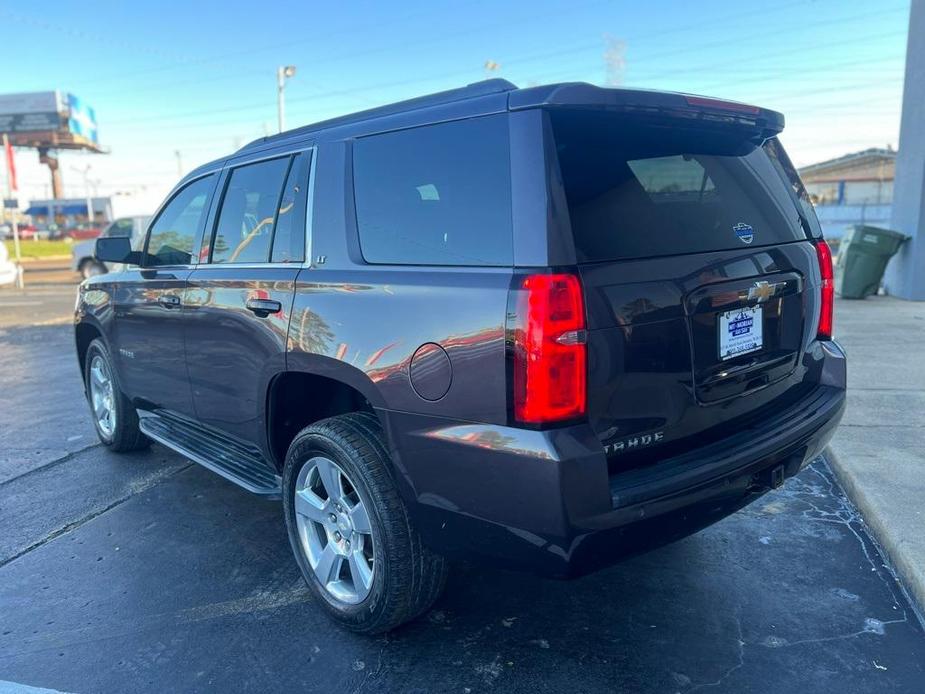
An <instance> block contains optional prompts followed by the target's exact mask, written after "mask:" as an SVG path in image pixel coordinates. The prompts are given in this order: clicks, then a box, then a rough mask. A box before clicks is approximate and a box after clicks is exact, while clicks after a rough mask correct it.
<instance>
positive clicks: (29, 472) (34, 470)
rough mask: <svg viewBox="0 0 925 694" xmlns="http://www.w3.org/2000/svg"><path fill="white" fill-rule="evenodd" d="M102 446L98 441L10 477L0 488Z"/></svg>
mask: <svg viewBox="0 0 925 694" xmlns="http://www.w3.org/2000/svg"><path fill="white" fill-rule="evenodd" d="M100 445H102V444H100V443H99V442H98V441H97V442H95V443H90V444H87V445H86V446H84V447H83V448H78V449H77V450H74V451H69V452H68V453H65V454H64V455H63V456H61V457H60V458H55V459H54V460H49V461H48V462H47V463H45V464H44V465H39V466H38V467H34V468H32V469H31V470H26V471H25V472H23V473H22V474H19V475H15V476H14V477H8V478H7V479H5V480H2V481H0V488H2V487H3V486H4V485H6V484H9V483H10V482H15V481H16V480H21V479H23V478H24V477H29V476H30V475H34V474H36V473H39V472H44V471H45V470H48V469H50V468H53V467H57V466H58V465H60V464H61V463H66V462H67V461H69V460H72V459H73V458H74V457H75V456H77V455H80V454H81V453H85V452H86V451H89V450H90V449H91V448H96V447H97V446H100Z"/></svg>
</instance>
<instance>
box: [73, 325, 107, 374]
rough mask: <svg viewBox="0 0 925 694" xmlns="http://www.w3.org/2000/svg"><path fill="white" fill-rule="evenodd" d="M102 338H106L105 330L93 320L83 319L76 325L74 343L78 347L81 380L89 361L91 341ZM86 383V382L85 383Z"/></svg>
mask: <svg viewBox="0 0 925 694" xmlns="http://www.w3.org/2000/svg"><path fill="white" fill-rule="evenodd" d="M97 338H101V339H103V340H104V341H105V340H106V338H105V336H104V335H103V330H102V329H101V328H100V326H99V325H97V324H96V323H95V322H94V321H92V320H87V319H84V320H81V321H80V322H79V323H76V324H75V325H74V343H75V346H76V348H77V363H78V365H79V366H80V380H81V381H84V380H85V379H84V373H85V371H86V369H85V368H84V367H85V366H86V362H87V350H88V349H89V348H90V343H91V342H93V341H94V340H95V339H97ZM84 385H86V383H85V384H84Z"/></svg>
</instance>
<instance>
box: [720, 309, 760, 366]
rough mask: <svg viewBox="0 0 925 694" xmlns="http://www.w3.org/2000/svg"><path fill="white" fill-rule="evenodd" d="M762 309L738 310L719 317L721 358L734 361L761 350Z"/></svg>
mask: <svg viewBox="0 0 925 694" xmlns="http://www.w3.org/2000/svg"><path fill="white" fill-rule="evenodd" d="M761 345H762V338H761V307H760V306H755V307H753V308H737V309H736V310H735V311H726V312H725V313H721V314H720V315H719V358H720V359H723V360H725V359H732V358H733V357H738V356H740V355H742V354H748V353H749V352H757V351H758V350H759V349H761Z"/></svg>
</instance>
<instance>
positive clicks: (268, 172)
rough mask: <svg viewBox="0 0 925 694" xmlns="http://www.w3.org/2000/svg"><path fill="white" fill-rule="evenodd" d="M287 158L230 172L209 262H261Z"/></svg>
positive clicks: (266, 254) (269, 238) (264, 259)
mask: <svg viewBox="0 0 925 694" xmlns="http://www.w3.org/2000/svg"><path fill="white" fill-rule="evenodd" d="M290 162H291V157H283V158H281V159H271V160H269V161H262V162H258V163H256V164H248V165H246V166H239V167H238V168H236V169H234V170H233V171H232V172H231V175H230V176H229V179H228V185H227V187H226V188H225V195H224V197H223V198H222V209H221V211H220V212H219V217H218V224H217V225H216V228H215V236H214V240H213V242H212V262H213V263H265V262H267V261H268V260H269V258H270V245H271V244H272V241H273V231H274V229H275V226H276V220H277V212H278V210H279V203H280V195H281V193H282V192H283V182H284V180H285V179H286V175H287V173H288V172H289V164H290Z"/></svg>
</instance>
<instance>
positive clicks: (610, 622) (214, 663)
mask: <svg viewBox="0 0 925 694" xmlns="http://www.w3.org/2000/svg"><path fill="white" fill-rule="evenodd" d="M4 296H5V295H4V294H2V293H0V301H2V299H3V297H4ZM48 306H49V308H48V310H49V311H52V308H50V305H48ZM3 311H4V308H3V307H2V305H0V315H2V313H3ZM36 319H41V320H46V319H47V316H46V315H45V314H44V313H42V314H40V315H39V314H36ZM24 375H25V376H24ZM72 437H78V438H72ZM0 446H2V450H0V455H2V461H3V463H2V468H0V470H2V476H0V692H5V691H7V689H5V688H9V687H14V685H13V684H10V683H18V684H19V685H29V686H32V687H41V688H46V689H52V690H57V691H64V692H80V693H85V692H127V691H131V692H164V691H183V692H187V691H190V692H212V691H214V692H232V691H234V692H237V691H254V692H263V691H282V690H284V689H285V690H293V691H325V692H331V691H343V692H360V691H367V692H460V693H463V694H465V693H467V692H480V691H499V692H529V693H530V694H536V693H537V692H562V691H570V692H619V691H630V692H669V693H671V692H695V691H711V692H730V693H733V692H734V693H741V692H794V691H800V692H807V693H809V692H852V693H855V692H922V691H925V632H923V628H922V625H921V622H920V621H919V618H918V616H917V615H916V614H915V612H914V610H913V608H912V607H911V605H910V603H909V602H908V600H907V599H906V597H905V596H904V594H903V591H902V589H901V587H900V585H899V583H898V582H897V580H896V578H895V576H894V574H893V572H892V570H891V569H890V568H889V567H888V566H887V565H886V563H885V561H884V559H883V557H882V555H881V554H880V552H879V550H878V548H877V546H876V545H875V543H874V542H873V541H872V539H871V536H870V535H869V533H868V531H867V528H866V526H865V525H864V523H863V521H862V519H861V517H860V516H859V514H858V512H857V511H856V509H855V508H854V506H852V504H851V503H850V502H849V501H848V499H847V498H846V497H845V495H844V494H843V492H842V490H841V488H840V487H839V486H838V483H837V481H836V479H835V477H834V476H833V474H832V472H831V470H830V469H829V467H828V465H827V463H826V462H825V461H824V460H819V461H816V462H815V463H814V464H813V465H812V466H810V467H809V468H807V469H806V470H805V471H804V472H803V473H801V474H800V475H799V476H798V477H797V478H795V479H793V480H791V481H789V482H788V483H787V484H786V485H785V486H784V487H783V488H782V489H781V490H778V491H776V492H772V493H770V494H768V495H766V496H765V497H763V498H762V499H760V500H758V501H757V502H756V503H754V504H753V505H751V506H750V507H748V508H746V509H745V510H743V511H742V512H740V513H738V514H736V515H734V516H732V517H730V518H728V519H726V520H724V521H722V522H720V523H718V524H716V525H714V526H712V527H710V528H708V529H706V530H704V531H702V532H700V533H698V534H696V535H694V536H692V537H690V538H687V539H685V540H683V541H681V542H678V543H675V544H673V545H670V546H667V547H664V548H662V549H660V550H657V551H655V552H651V553H649V554H646V555H643V556H641V557H637V558H635V559H632V560H630V561H627V562H625V563H623V564H621V565H619V566H616V567H614V568H611V569H608V570H605V571H602V572H600V573H597V574H594V575H592V576H588V577H586V578H583V579H580V580H578V581H572V582H559V581H552V580H545V579H540V578H536V577H533V576H529V575H522V574H515V573H510V572H505V571H500V570H495V569H493V568H491V567H483V566H474V565H464V564H460V565H456V566H454V568H453V573H452V575H451V578H450V581H449V584H448V586H447V590H446V593H445V594H444V596H443V597H442V598H441V599H440V601H439V602H438V603H437V604H436V605H435V607H434V608H433V609H432V610H431V611H430V612H429V613H428V614H426V615H424V616H423V617H422V618H421V619H419V620H418V621H417V622H414V623H412V624H410V625H408V626H406V627H404V628H401V629H399V630H397V631H395V632H393V633H391V634H388V635H385V636H379V637H374V638H370V637H363V636H357V635H353V634H349V633H346V632H344V631H341V630H339V629H337V628H335V627H333V626H331V625H330V623H329V622H328V621H327V620H326V618H325V617H324V615H323V614H322V612H321V610H320V609H318V608H317V607H316V606H315V605H313V603H312V599H311V597H310V595H309V593H308V591H307V590H306V589H305V588H304V586H303V584H302V581H301V578H300V576H299V573H298V569H297V568H296V566H295V563H294V561H293V559H292V557H291V553H290V549H289V545H288V541H287V538H286V533H285V528H284V526H283V520H282V512H281V508H280V506H279V504H278V503H276V502H268V501H264V500H261V499H258V498H256V497H254V496H252V495H250V494H248V493H247V492H245V491H243V490H240V489H239V488H237V487H235V486H234V485H232V484H230V483H228V482H226V481H225V480H223V479H221V478H219V477H218V476H216V475H214V474H212V473H210V472H208V471H207V470H205V469H202V468H200V467H199V466H196V465H193V464H191V463H189V462H187V461H185V460H184V459H183V458H182V457H180V456H178V455H176V454H174V453H171V452H169V451H167V450H166V449H164V448H162V447H159V446H156V445H155V446H152V447H151V449H150V450H148V451H143V452H140V453H136V454H132V455H127V456H120V455H115V454H111V453H109V452H108V451H107V450H105V449H103V448H102V447H100V446H98V445H95V444H94V442H93V439H92V427H91V425H90V422H89V417H88V414H87V411H86V405H85V404H84V402H83V401H82V400H81V388H80V381H79V375H78V372H77V368H76V365H75V363H74V356H73V352H72V345H71V335H70V328H69V326H67V325H39V326H29V325H22V324H21V321H20V324H19V325H15V326H12V327H10V326H8V327H2V328H0ZM30 451H34V453H30ZM525 503H526V501H525ZM17 686H18V685H17ZM11 691H14V690H11Z"/></svg>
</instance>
